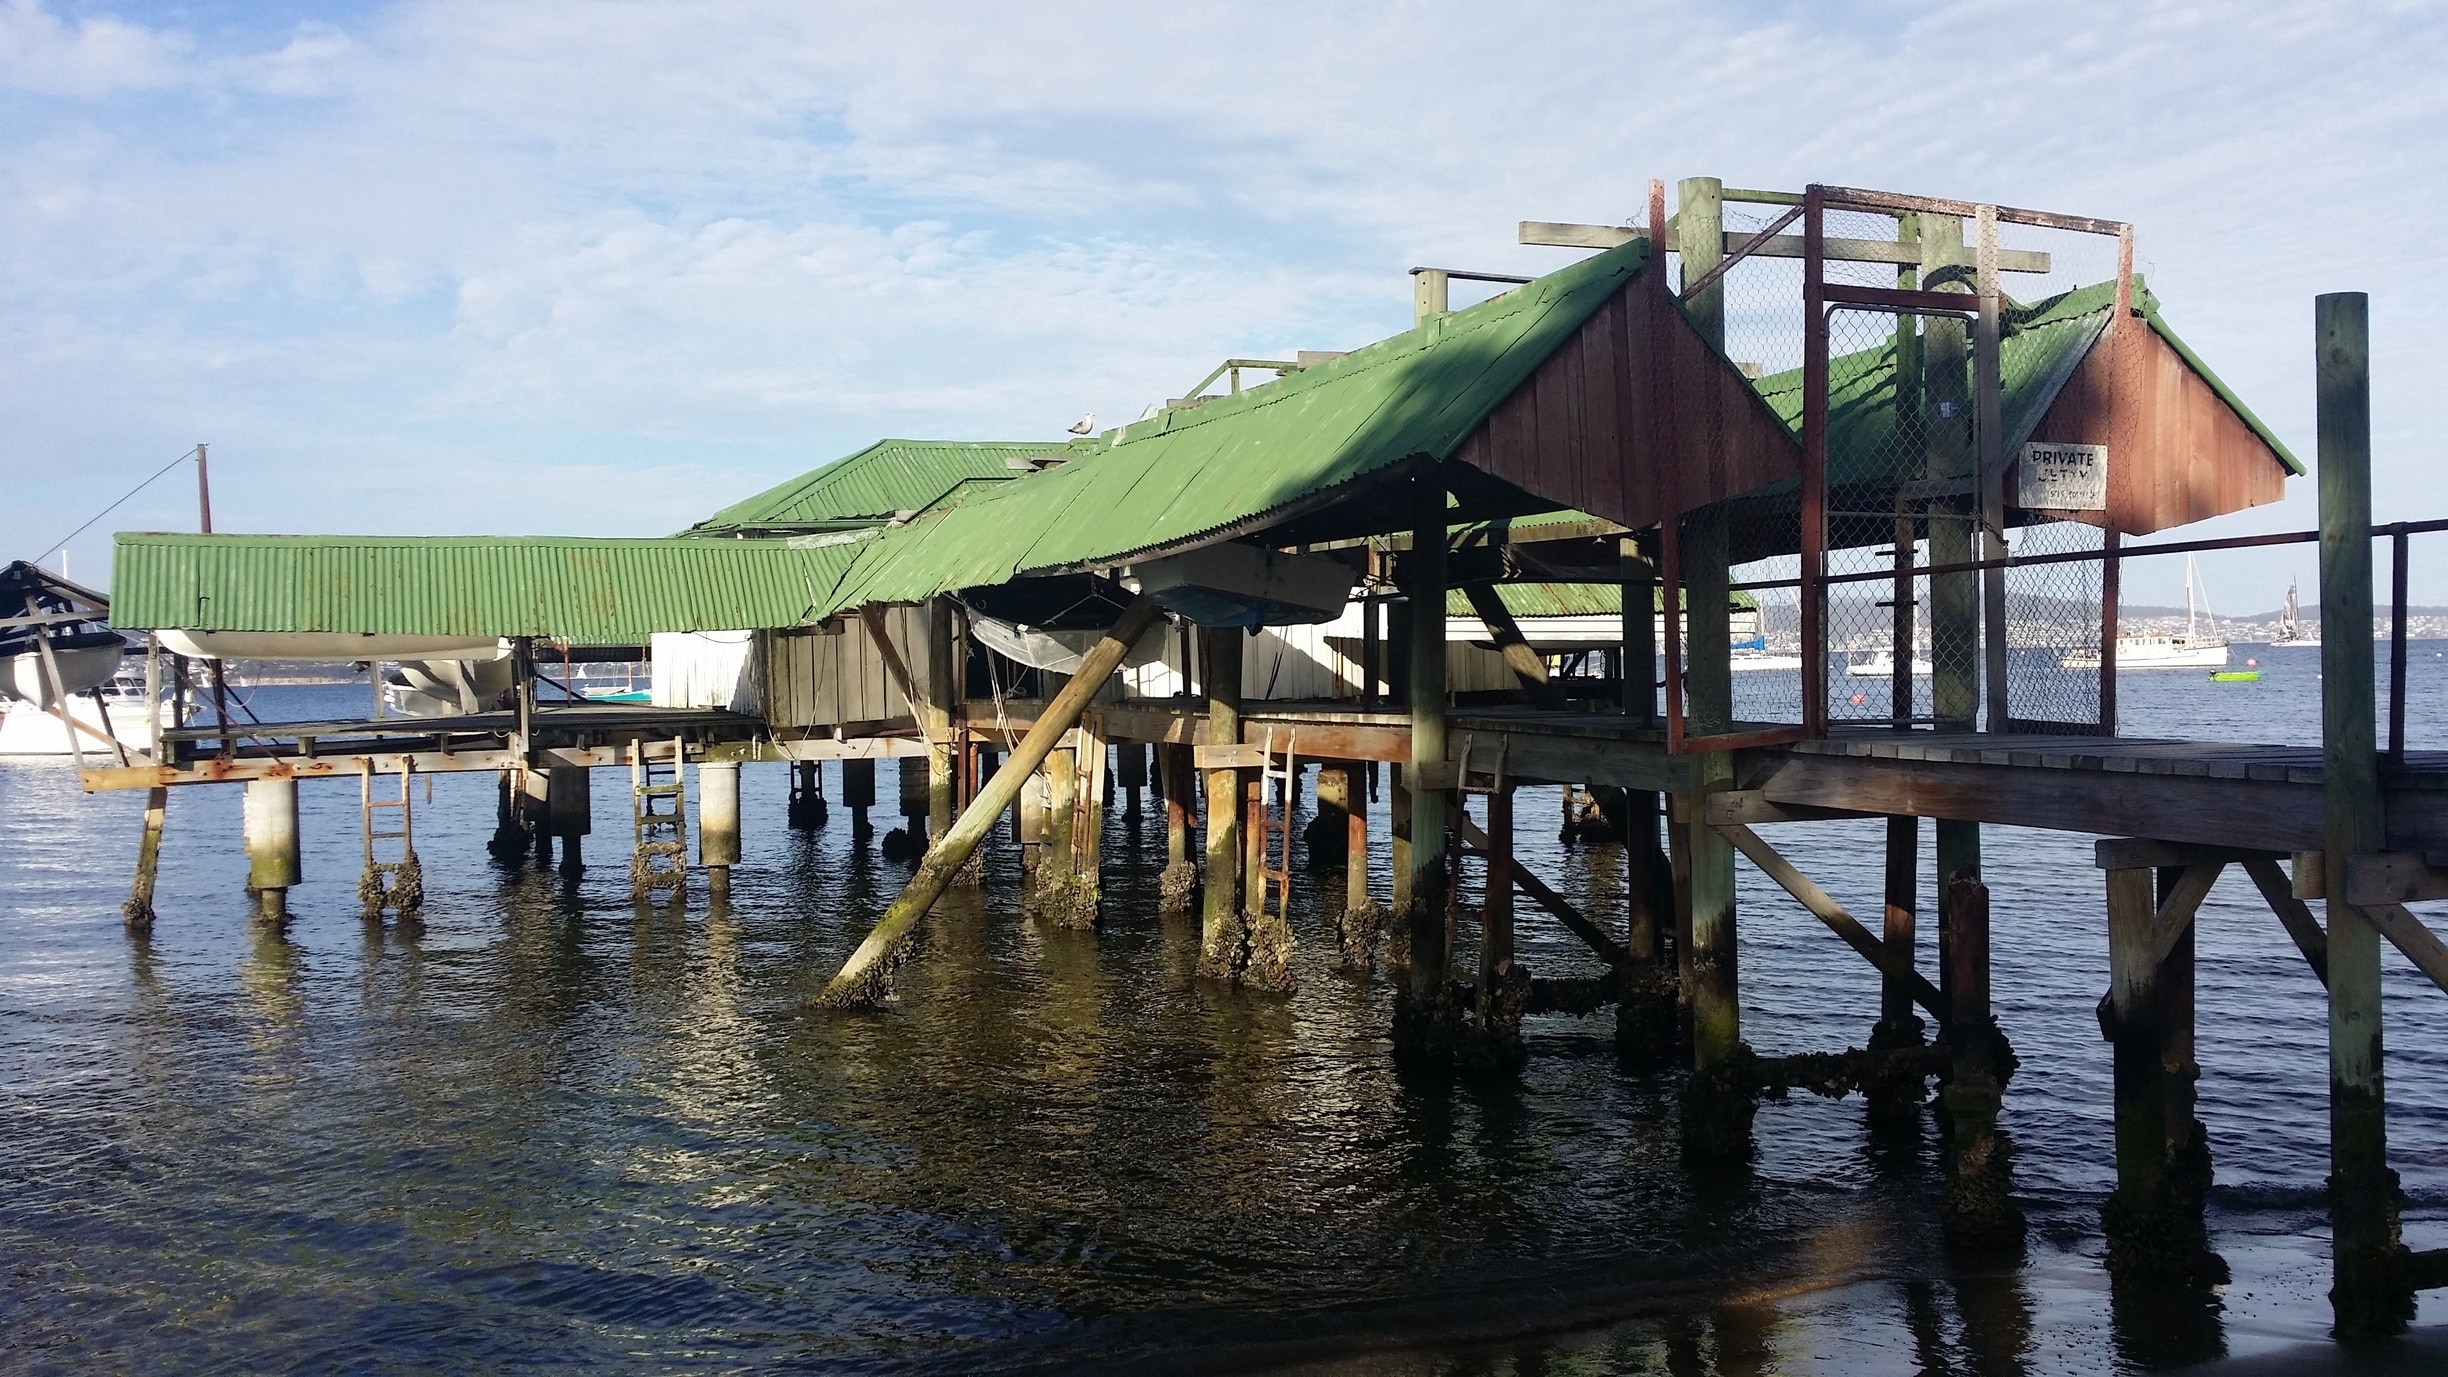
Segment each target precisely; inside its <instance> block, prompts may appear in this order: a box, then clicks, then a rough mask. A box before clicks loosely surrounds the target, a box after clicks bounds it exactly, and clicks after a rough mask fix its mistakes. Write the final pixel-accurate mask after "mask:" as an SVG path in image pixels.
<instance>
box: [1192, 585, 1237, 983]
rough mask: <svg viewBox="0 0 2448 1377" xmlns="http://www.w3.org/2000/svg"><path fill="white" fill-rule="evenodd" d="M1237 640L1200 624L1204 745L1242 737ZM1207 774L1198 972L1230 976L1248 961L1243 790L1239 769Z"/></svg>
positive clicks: (1228, 631)
mask: <svg viewBox="0 0 2448 1377" xmlns="http://www.w3.org/2000/svg"><path fill="white" fill-rule="evenodd" d="M1242 640H1243V636H1242V634H1241V629H1240V628H1239V627H1235V626H1212V627H1211V626H1203V627H1200V628H1199V632H1198V642H1199V651H1200V657H1201V660H1202V661H1203V663H1202V665H1201V670H1202V673H1201V675H1200V677H1201V678H1203V679H1205V680H1206V682H1207V744H1208V745H1211V746H1228V745H1232V744H1234V743H1235V742H1238V741H1239V740H1240V739H1241V643H1242ZM1206 775H1207V792H1206V807H1207V837H1206V842H1207V864H1206V874H1205V876H1204V884H1205V886H1206V890H1205V893H1204V895H1203V898H1204V902H1205V910H1204V913H1203V914H1202V917H1201V921H1200V925H1199V974H1201V975H1204V976H1207V977H1209V978H1211V979H1216V980H1231V979H1234V978H1236V977H1238V976H1239V975H1240V973H1241V970H1242V967H1243V966H1244V965H1245V964H1246V963H1247V962H1248V960H1249V922H1248V919H1247V918H1246V917H1245V916H1244V915H1243V913H1242V911H1241V905H1242V883H1243V879H1242V870H1241V847H1242V842H1241V813H1242V809H1243V807H1244V795H1245V793H1246V792H1247V791H1246V790H1245V789H1244V787H1243V784H1242V772H1241V771H1239V770H1230V769H1220V770H1209V771H1207V772H1206Z"/></svg>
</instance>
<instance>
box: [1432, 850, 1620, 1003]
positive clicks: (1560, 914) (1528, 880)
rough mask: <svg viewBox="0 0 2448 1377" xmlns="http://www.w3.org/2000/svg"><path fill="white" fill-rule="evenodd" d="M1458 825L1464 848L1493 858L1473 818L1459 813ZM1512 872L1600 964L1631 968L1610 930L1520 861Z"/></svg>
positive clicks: (1525, 888)
mask: <svg viewBox="0 0 2448 1377" xmlns="http://www.w3.org/2000/svg"><path fill="white" fill-rule="evenodd" d="M1454 823H1455V826H1456V828H1457V830H1459V831H1460V832H1461V833H1462V842H1463V845H1465V846H1468V847H1470V848H1471V849H1472V850H1474V851H1476V852H1478V853H1479V854H1480V855H1482V856H1487V855H1489V854H1490V852H1489V848H1488V834H1487V833H1486V832H1484V831H1482V830H1480V827H1479V824H1477V823H1475V822H1472V821H1471V819H1470V814H1468V813H1463V812H1459V811H1457V812H1456V813H1455V815H1454ZM1511 868H1512V871H1513V883H1515V884H1517V885H1519V886H1521V891H1522V893H1524V894H1527V895H1529V896H1530V898H1531V901H1532V902H1534V903H1536V904H1537V905H1538V906H1539V907H1540V908H1543V909H1545V910H1547V911H1548V912H1549V913H1551V914H1553V915H1555V920H1556V921H1557V922H1559V923H1562V924H1563V925H1564V926H1565V927H1566V928H1568V929H1570V930H1571V932H1572V935H1573V936H1575V937H1578V938H1580V939H1581V940H1582V941H1583V942H1586V943H1588V944H1589V949H1590V950H1591V951H1594V952H1596V953H1598V959H1599V960H1601V961H1604V962H1605V963H1607V964H1608V965H1609V966H1612V967H1614V968H1615V969H1617V970H1623V969H1626V968H1628V967H1630V966H1631V964H1632V953H1630V952H1628V951H1626V950H1624V945H1623V944H1622V943H1621V942H1618V941H1616V940H1615V939H1614V938H1612V937H1610V936H1608V935H1607V931H1606V929H1604V928H1602V927H1600V926H1598V925H1597V924H1596V923H1593V922H1591V921H1590V920H1589V919H1587V918H1585V917H1583V916H1582V915H1581V911H1580V910H1579V909H1576V908H1574V907H1573V906H1572V905H1571V904H1569V903H1567V902H1565V900H1564V896H1563V895H1561V894H1558V893H1556V892H1555V891H1554V890H1552V889H1549V888H1548V887H1547V882H1546V881H1544V880H1541V879H1540V878H1539V877H1538V876H1536V875H1533V874H1531V873H1530V872H1529V871H1528V870H1527V869H1524V868H1523V866H1522V863H1521V862H1520V861H1519V860H1515V861H1513V863H1512V867H1511Z"/></svg>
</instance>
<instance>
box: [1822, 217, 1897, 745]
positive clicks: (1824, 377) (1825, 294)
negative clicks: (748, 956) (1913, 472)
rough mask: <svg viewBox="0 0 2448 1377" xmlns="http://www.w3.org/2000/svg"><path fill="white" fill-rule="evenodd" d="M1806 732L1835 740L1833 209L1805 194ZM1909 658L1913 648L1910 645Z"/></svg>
mask: <svg viewBox="0 0 2448 1377" xmlns="http://www.w3.org/2000/svg"><path fill="white" fill-rule="evenodd" d="M1802 319H1803V327H1802V556H1801V558H1802V568H1801V577H1802V729H1803V731H1804V733H1805V734H1806V735H1809V736H1824V735H1826V734H1827V695H1828V688H1827V425H1828V417H1827V410H1828V376H1827V373H1828V283H1827V205H1826V201H1825V199H1824V198H1823V196H1822V194H1821V190H1820V188H1819V186H1818V185H1817V184H1815V183H1814V184H1813V185H1812V186H1810V187H1809V188H1808V189H1807V190H1805V191H1804V192H1803V194H1802ZM1904 654H1905V656H1906V657H1907V658H1909V657H1910V656H1911V654H1912V647H1910V646H1906V647H1904Z"/></svg>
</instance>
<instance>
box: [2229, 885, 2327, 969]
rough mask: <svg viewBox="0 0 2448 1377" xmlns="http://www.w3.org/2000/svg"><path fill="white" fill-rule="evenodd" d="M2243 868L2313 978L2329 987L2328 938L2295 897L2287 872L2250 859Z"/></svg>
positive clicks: (2308, 906)
mask: <svg viewBox="0 0 2448 1377" xmlns="http://www.w3.org/2000/svg"><path fill="white" fill-rule="evenodd" d="M2316 854H2317V853H2316ZM2243 864H2244V873H2245V874H2247V875H2250V876H2251V877H2252V882H2253V886H2254V888H2256V889H2259V890H2260V891H2261V898H2262V899H2263V900H2264V901H2265V902H2267V903H2268V904H2269V906H2270V912H2272V913H2275V914H2277V915H2278V922H2279V924H2280V925H2281V926H2283V927H2284V928H2285V929H2286V931H2287V936H2289V937H2292V938H2294V939H2295V949H2296V950H2297V951H2300V952H2302V953H2303V958H2304V961H2305V963H2306V964H2308V965H2310V966H2311V967H2312V974H2314V975H2316V976H2318V977H2320V983H2321V984H2322V985H2324V986H2325V985H2327V984H2328V983H2329V934H2327V933H2325V932H2323V931H2321V925H2320V920H2319V919H2317V918H2315V917H2313V916H2312V908H2311V906H2310V905H2308V904H2306V903H2305V902H2304V901H2303V900H2302V899H2300V898H2298V897H2296V894H2295V888H2294V886H2293V885H2292V884H2291V883H2289V882H2288V880H2287V876H2286V872H2285V871H2283V870H2280V869H2279V868H2278V863H2277V862H2276V861H2272V860H2257V859H2249V860H2246V861H2245V862H2244V863H2243Z"/></svg>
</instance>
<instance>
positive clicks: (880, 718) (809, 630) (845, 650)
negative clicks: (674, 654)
mask: <svg viewBox="0 0 2448 1377" xmlns="http://www.w3.org/2000/svg"><path fill="white" fill-rule="evenodd" d="M838 625H839V628H840V629H839V630H838V631H832V632H827V631H825V630H823V629H820V628H817V627H798V628H793V629H790V630H787V631H760V632H758V633H757V645H758V649H759V655H758V658H759V660H760V661H761V664H760V666H759V668H760V671H761V673H760V674H759V676H758V677H760V678H761V679H762V680H763V683H764V696H765V704H766V709H765V714H764V716H765V720H766V721H767V722H768V723H770V724H772V725H773V726H776V727H832V726H841V725H845V724H848V723H854V722H875V723H884V724H889V725H893V726H903V727H906V726H913V725H915V722H914V721H913V719H912V717H911V714H910V705H909V703H908V702H907V701H906V700H904V699H903V697H902V693H901V688H900V686H899V685H898V684H897V683H895V682H894V679H893V674H892V671H891V670H890V669H889V668H887V667H886V664H885V659H884V655H883V652H882V651H881V650H879V649H878V648H877V646H876V644H875V641H874V639H873V638H872V637H870V636H869V635H868V633H867V626H866V623H865V622H863V621H861V620H860V619H859V618H857V617H844V618H842V619H841V621H840V622H839V624H838ZM884 631H885V634H886V635H888V636H890V637H891V638H892V643H893V648H894V649H895V650H896V651H898V652H899V653H900V656H901V663H902V665H903V666H904V667H906V668H907V669H908V670H909V675H910V684H911V686H912V687H913V688H915V689H916V690H917V691H918V692H919V693H922V694H923V693H924V692H926V685H927V664H928V654H929V646H928V644H927V614H926V609H925V608H923V607H889V608H886V609H885V610H884ZM657 645H658V647H659V646H660V641H659V640H658V642H657ZM658 673H660V670H659V669H658ZM658 701H659V700H658Z"/></svg>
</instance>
